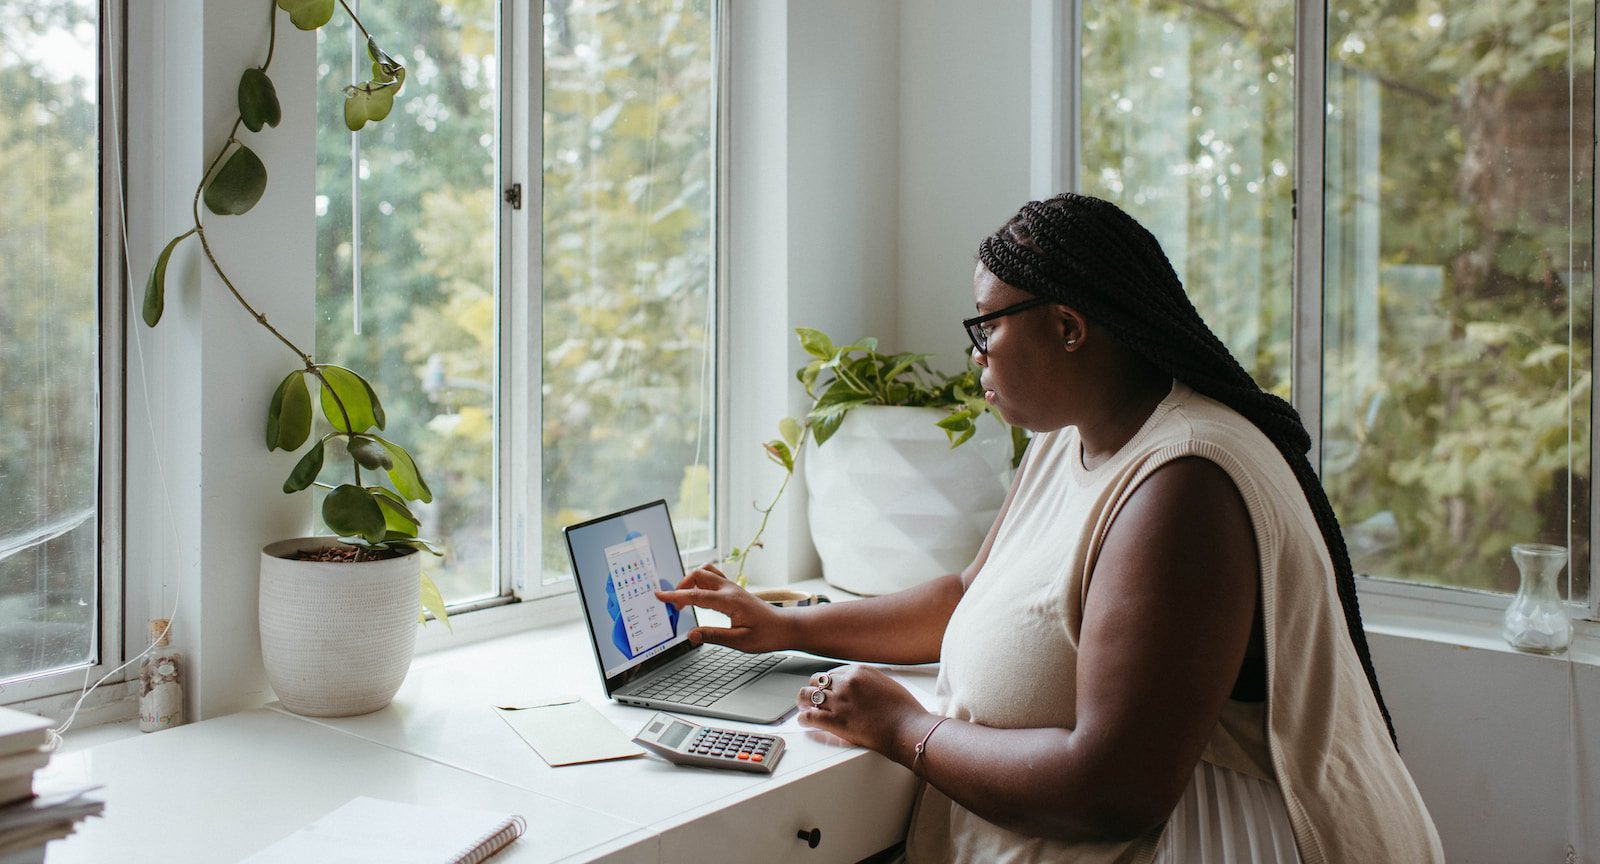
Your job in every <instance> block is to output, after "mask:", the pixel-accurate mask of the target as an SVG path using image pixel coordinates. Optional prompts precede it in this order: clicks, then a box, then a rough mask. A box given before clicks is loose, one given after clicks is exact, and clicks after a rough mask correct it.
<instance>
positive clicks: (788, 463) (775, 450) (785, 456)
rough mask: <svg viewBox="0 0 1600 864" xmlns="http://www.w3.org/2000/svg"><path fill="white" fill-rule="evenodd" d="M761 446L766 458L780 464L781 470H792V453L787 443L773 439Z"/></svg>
mask: <svg viewBox="0 0 1600 864" xmlns="http://www.w3.org/2000/svg"><path fill="white" fill-rule="evenodd" d="M761 446H762V447H763V448H765V449H766V451H767V458H768V459H771V460H772V461H773V462H776V463H778V465H780V466H782V468H783V470H785V471H793V470H794V453H793V452H792V451H791V450H790V449H789V445H788V444H785V443H783V442H782V441H778V440H776V439H774V440H772V441H768V442H767V443H765V444H763V445H761Z"/></svg>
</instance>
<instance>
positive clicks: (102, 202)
mask: <svg viewBox="0 0 1600 864" xmlns="http://www.w3.org/2000/svg"><path fill="white" fill-rule="evenodd" d="M95 5H96V9H97V16H98V17H99V19H100V21H99V26H98V27H97V28H96V29H97V39H98V42H99V45H98V46H97V51H96V54H97V64H98V65H97V68H96V70H95V78H96V108H97V110H98V114H99V122H98V136H97V137H98V140H97V141H96V144H95V146H96V151H97V156H98V163H99V165H100V170H99V177H98V186H99V199H98V202H97V207H96V214H95V218H96V221H97V223H98V224H97V226H96V238H97V240H98V246H99V248H98V250H97V254H98V257H99V262H98V264H97V266H96V274H97V275H96V278H97V284H98V291H97V295H98V309H97V310H96V317H97V322H98V325H99V333H98V342H99V349H98V350H99V375H98V381H97V387H96V402H97V412H98V414H99V423H100V435H99V438H100V443H99V454H98V462H99V470H98V482H97V484H96V486H97V487H98V492H97V502H96V510H97V512H96V515H95V522H96V534H97V540H96V545H97V548H98V550H99V552H98V561H97V565H98V566H97V571H98V572H97V573H96V577H95V582H96V597H95V602H96V603H97V604H98V606H99V608H98V609H97V610H96V611H97V614H96V615H95V620H96V624H95V628H94V630H93V632H92V633H91V635H90V644H91V646H92V647H91V650H92V651H93V652H94V655H95V658H96V662H95V663H93V664H91V665H89V666H87V667H85V666H74V667H71V668H68V669H61V670H56V671H52V672H44V673H37V674H34V675H28V676H25V677H23V678H19V679H15V680H12V681H6V682H4V683H3V684H0V705H7V706H9V707H12V708H16V709H19V710H29V711H37V712H44V713H48V714H51V715H57V714H61V715H64V714H65V713H66V712H67V711H70V710H71V707H72V702H74V701H76V697H75V695H74V694H77V693H78V692H80V691H81V690H82V689H83V688H84V686H85V685H86V684H88V683H92V682H94V681H98V680H100V678H102V677H105V678H106V681H105V685H103V686H108V687H109V688H110V689H111V690H112V691H115V690H116V689H117V688H116V687H115V685H119V684H122V683H124V682H126V681H127V680H129V679H130V678H132V677H135V676H134V674H130V673H129V672H128V671H127V670H126V669H120V668H119V667H120V666H122V665H123V661H124V659H125V658H127V657H131V656H134V655H135V654H136V653H137V652H138V651H140V650H143V644H142V643H141V644H140V645H139V646H138V647H134V646H132V645H131V644H128V643H129V642H130V641H132V635H131V634H129V633H127V632H126V623H125V622H126V620H127V617H128V616H127V615H126V614H125V612H124V606H125V603H126V601H127V596H126V590H125V588H126V585H125V573H126V570H125V566H124V555H123V523H124V515H123V514H124V504H125V492H124V489H125V481H126V475H125V470H124V467H125V464H126V459H125V446H124V439H125V426H124V422H125V405H126V399H125V386H124V385H125V383H126V380H127V376H126V371H125V370H126V363H125V360H126V353H125V349H126V345H125V341H124V338H123V333H124V329H125V326H126V318H127V308H128V304H127V290H128V289H127V285H128V283H127V271H126V260H127V259H126V257H125V255H126V249H125V246H124V243H123V242H122V241H123V238H122V231H121V226H122V224H123V219H124V218H125V217H124V216H123V209H124V208H123V201H122V200H121V197H120V190H119V188H118V186H119V183H118V181H119V180H120V179H121V178H122V177H124V176H126V173H127V168H128V148H127V145H126V143H125V142H126V133H127V123H126V122H125V121H124V119H123V118H125V117H127V113H128V112H127V109H126V99H127V73H128V63H127V51H126V48H127V41H128V28H127V17H126V15H125V14H124V10H125V5H126V0H96V3H95ZM108 72H110V73H111V74H108ZM108 94H109V98H108ZM107 130H111V131H112V134H111V135H110V136H108V135H107V134H106V132H107ZM107 166H112V167H113V170H111V171H107V170H105V169H106V168H107ZM113 672H114V673H115V674H109V676H108V673H113ZM135 674H136V673H135ZM110 698H111V699H113V700H114V699H117V698H118V697H117V695H116V694H115V692H113V694H112V695H111V696H110ZM99 704H100V700H97V702H96V705H99ZM82 713H84V714H85V715H90V714H94V713H96V712H95V708H94V706H91V708H90V709H89V710H88V711H87V712H82ZM117 713H118V714H119V715H120V711H118V712H117Z"/></svg>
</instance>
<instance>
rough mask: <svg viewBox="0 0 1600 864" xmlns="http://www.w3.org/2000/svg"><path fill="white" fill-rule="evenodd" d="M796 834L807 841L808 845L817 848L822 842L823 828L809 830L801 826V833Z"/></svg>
mask: <svg viewBox="0 0 1600 864" xmlns="http://www.w3.org/2000/svg"><path fill="white" fill-rule="evenodd" d="M795 836H796V837H799V838H800V839H801V840H804V841H806V845H807V846H810V847H811V848H812V849H815V848H817V844H818V843H821V842H822V829H821V828H812V829H811V830H810V831H807V830H806V829H804V828H801V829H800V833H799V834H796V835H795Z"/></svg>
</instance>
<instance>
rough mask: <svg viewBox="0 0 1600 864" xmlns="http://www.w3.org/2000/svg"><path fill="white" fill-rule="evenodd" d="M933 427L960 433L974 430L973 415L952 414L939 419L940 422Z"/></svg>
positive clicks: (963, 413)
mask: <svg viewBox="0 0 1600 864" xmlns="http://www.w3.org/2000/svg"><path fill="white" fill-rule="evenodd" d="M933 425H935V426H938V427H939V428H940V429H943V430H944V431H946V432H960V431H962V430H965V429H971V428H972V415H970V414H968V413H966V412H964V411H963V412H958V413H955V414H950V415H947V416H945V417H941V418H939V421H938V422H937V423H934V424H933Z"/></svg>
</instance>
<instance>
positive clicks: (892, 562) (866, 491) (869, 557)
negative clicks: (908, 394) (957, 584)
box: [801, 406, 1011, 595]
mask: <svg viewBox="0 0 1600 864" xmlns="http://www.w3.org/2000/svg"><path fill="white" fill-rule="evenodd" d="M946 413H947V412H944V411H940V410H938V409H936V408H901V407H887V406H864V407H860V408H856V409H853V410H852V411H851V412H850V413H849V414H847V415H846V416H845V420H844V422H843V423H842V424H840V426H839V429H838V431H837V432H835V433H834V435H833V437H831V438H829V439H828V441H827V443H825V444H823V445H822V446H820V447H817V446H812V447H810V448H808V449H807V452H806V454H805V456H804V458H803V459H802V460H801V461H802V462H804V463H805V466H804V471H805V478H806V490H807V495H808V497H809V500H810V504H809V508H808V512H809V514H810V517H811V539H812V542H813V543H814V544H815V545H816V547H817V554H818V556H820V557H821V558H822V575H823V578H825V579H827V580H828V583H829V584H831V585H835V586H838V587H839V588H842V589H844V590H846V591H849V592H851V593H854V594H871V595H876V594H888V593H891V592H894V591H899V590H900V589H902V588H909V587H911V586H913V585H916V584H919V583H921V582H924V581H926V580H928V579H932V578H934V577H936V576H941V575H944V574H946V573H956V572H959V571H960V570H961V569H962V568H964V567H966V566H967V565H968V564H970V563H971V562H972V558H973V556H974V555H976V554H977V552H978V547H979V546H981V545H982V544H983V538H984V535H986V534H987V533H988V531H989V526H990V525H992V524H994V518H995V515H996V514H997V513H999V512H1000V505H1001V503H1002V502H1004V501H1005V496H1006V488H1007V486H1008V485H1009V484H1010V482H1011V434H1010V430H1008V429H1006V428H1005V426H1004V425H1002V424H1001V423H999V422H997V421H996V420H995V419H994V418H992V417H990V416H988V415H987V414H985V415H983V416H981V417H980V418H979V421H978V432H977V434H976V435H974V436H973V438H972V439H971V440H969V441H967V442H966V443H964V444H962V445H961V446H960V447H956V448H954V449H951V447H950V441H949V439H948V438H947V437H946V436H945V433H944V430H943V429H940V428H939V427H937V426H935V425H934V423H935V422H936V421H938V420H939V419H940V418H941V417H943V416H945V414H946Z"/></svg>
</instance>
